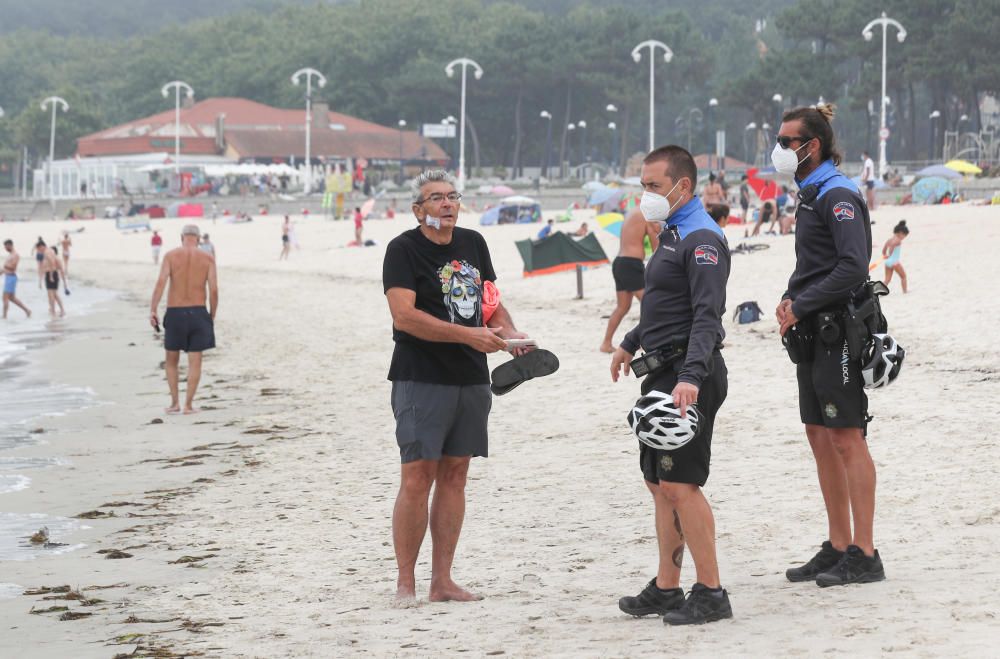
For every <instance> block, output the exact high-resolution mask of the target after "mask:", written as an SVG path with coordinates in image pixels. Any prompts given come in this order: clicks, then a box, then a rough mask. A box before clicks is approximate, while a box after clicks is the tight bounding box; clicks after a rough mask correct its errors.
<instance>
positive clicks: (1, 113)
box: [0, 108, 3, 117]
mask: <svg viewBox="0 0 1000 659" xmlns="http://www.w3.org/2000/svg"><path fill="white" fill-rule="evenodd" d="M2 116H3V108H0V117H2Z"/></svg>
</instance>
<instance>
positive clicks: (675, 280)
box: [621, 197, 729, 387]
mask: <svg viewBox="0 0 1000 659" xmlns="http://www.w3.org/2000/svg"><path fill="white" fill-rule="evenodd" d="M728 281H729V245H728V244H727V243H726V235H725V234H724V233H723V232H722V229H721V228H719V225H718V224H717V223H716V222H715V220H713V219H712V218H711V217H710V216H709V214H708V213H706V212H705V207H704V206H703V205H702V203H701V200H699V199H698V198H697V197H694V198H692V199H691V201H689V202H687V203H686V204H684V205H683V206H681V207H680V208H679V209H677V210H676V211H675V212H674V214H673V215H671V216H670V218H669V219H668V220H667V228H666V229H664V230H663V232H662V233H661V234H660V247H659V249H657V250H656V251H655V252H654V253H653V255H652V256H651V257H650V258H649V262H648V263H647V264H646V287H645V292H644V294H643V296H642V304H641V313H640V316H639V324H638V325H637V326H636V327H635V328H634V329H633V330H632V331H631V332H629V333H628V334H626V335H625V339H624V340H623V341H622V343H621V346H622V348H624V349H625V350H627V351H628V352H630V353H632V354H633V355H634V354H635V353H636V352H637V351H638V349H639V347H640V346H641V347H642V349H643V350H645V351H647V352H648V351H650V350H656V349H658V348H664V347H666V346H667V345H668V344H670V343H671V342H675V341H677V339H678V338H680V339H684V338H686V339H687V342H688V349H687V355H686V356H685V359H684V365H683V367H682V368H681V371H680V373H679V374H678V376H677V380H678V381H679V382H687V383H689V384H693V385H695V386H696V387H701V383H702V381H703V380H704V379H705V378H706V377H707V376H708V373H709V364H710V363H711V359H712V352H713V351H714V350H715V349H716V348H717V347H719V346H720V345H722V339H723V338H724V337H725V336H726V333H725V331H724V330H723V329H722V315H723V314H724V313H725V312H726V283H727V282H728Z"/></svg>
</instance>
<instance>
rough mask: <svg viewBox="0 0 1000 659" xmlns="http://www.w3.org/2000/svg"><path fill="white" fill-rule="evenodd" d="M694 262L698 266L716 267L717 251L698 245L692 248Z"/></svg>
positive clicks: (708, 246)
mask: <svg viewBox="0 0 1000 659" xmlns="http://www.w3.org/2000/svg"><path fill="white" fill-rule="evenodd" d="M694 262H695V263H697V264H698V265H718V263H719V250H717V249H715V248H714V247H712V246H711V245H698V246H697V247H695V248H694Z"/></svg>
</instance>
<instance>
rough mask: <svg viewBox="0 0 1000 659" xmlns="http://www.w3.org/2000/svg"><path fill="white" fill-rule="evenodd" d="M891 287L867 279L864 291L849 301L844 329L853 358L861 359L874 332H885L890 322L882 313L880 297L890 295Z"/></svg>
mask: <svg viewBox="0 0 1000 659" xmlns="http://www.w3.org/2000/svg"><path fill="white" fill-rule="evenodd" d="M888 294H889V289H888V288H887V287H886V286H885V284H883V283H882V282H880V281H878V282H875V281H867V282H865V284H864V286H863V287H862V293H861V295H860V296H858V297H857V298H855V299H853V300H851V301H850V302H848V303H847V307H846V309H847V317H846V318H845V319H844V330H845V332H846V334H847V352H848V355H849V356H850V358H851V359H852V360H857V359H861V356H862V354H863V353H864V349H865V346H866V345H867V344H868V341H869V340H870V339H871V337H872V335H873V334H885V333H886V332H887V331H888V330H889V323H888V322H887V321H886V319H885V315H884V314H883V313H882V305H881V304H879V300H878V299H879V297H880V296H882V295H888Z"/></svg>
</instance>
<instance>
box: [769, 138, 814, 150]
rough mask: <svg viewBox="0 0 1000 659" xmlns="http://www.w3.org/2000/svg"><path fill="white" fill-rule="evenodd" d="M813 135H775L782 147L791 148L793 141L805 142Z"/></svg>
mask: <svg viewBox="0 0 1000 659" xmlns="http://www.w3.org/2000/svg"><path fill="white" fill-rule="evenodd" d="M811 139H812V138H811V137H803V136H801V135H778V136H776V137H775V141H776V142H777V143H778V144H779V145H780V146H781V148H782V149H788V148H791V146H792V142H801V143H803V144H805V143H806V142H808V141H809V140H811Z"/></svg>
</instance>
